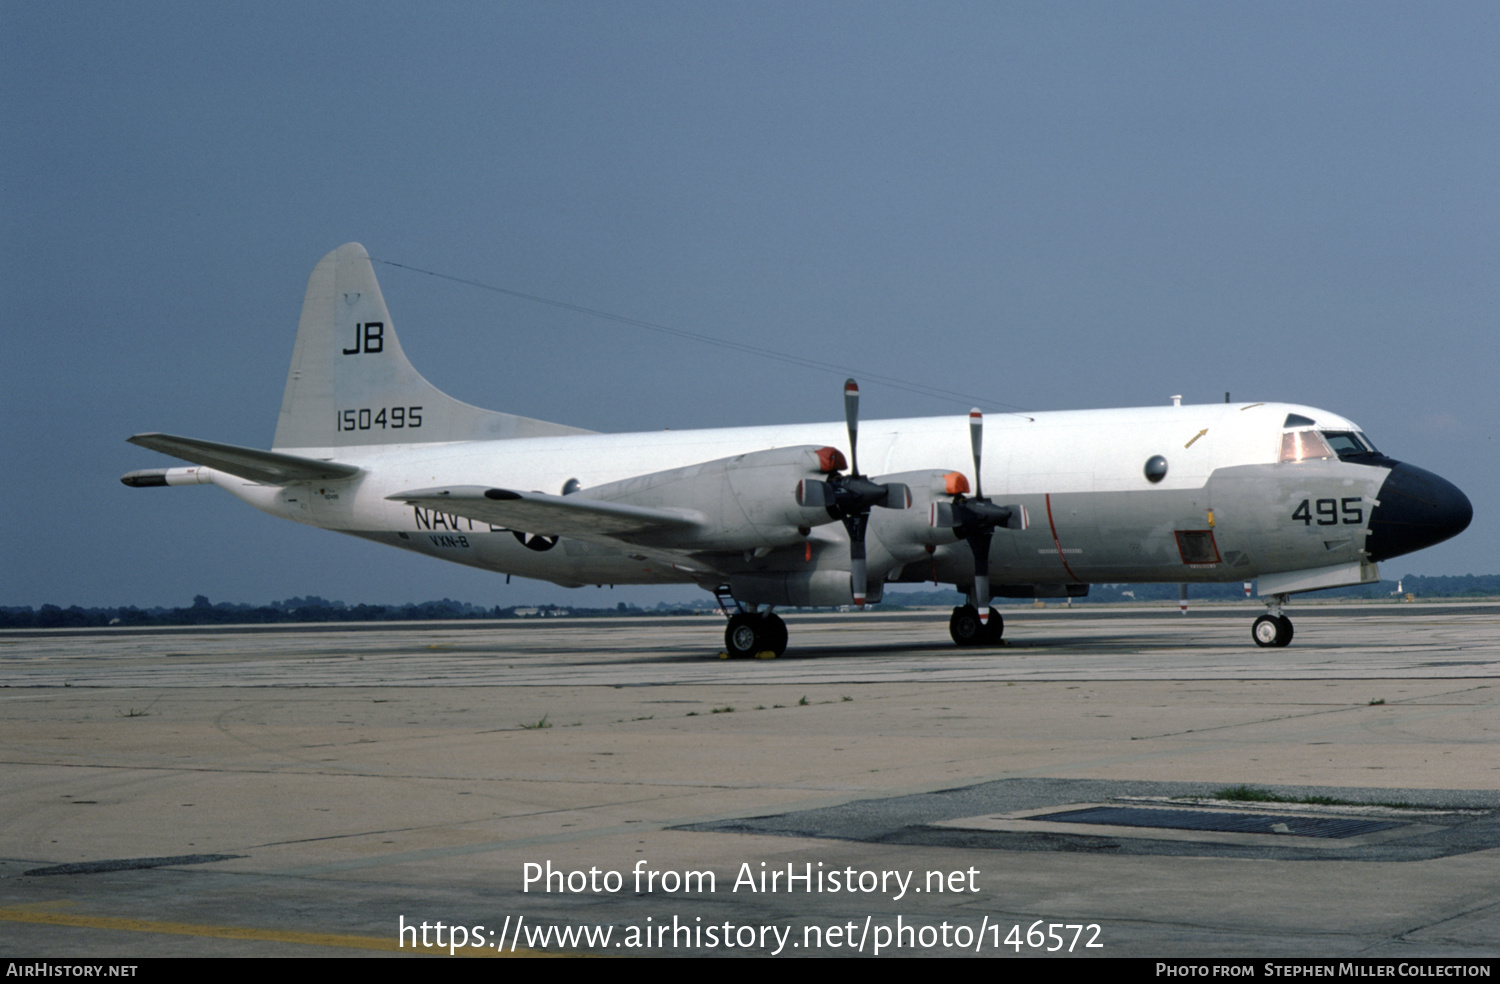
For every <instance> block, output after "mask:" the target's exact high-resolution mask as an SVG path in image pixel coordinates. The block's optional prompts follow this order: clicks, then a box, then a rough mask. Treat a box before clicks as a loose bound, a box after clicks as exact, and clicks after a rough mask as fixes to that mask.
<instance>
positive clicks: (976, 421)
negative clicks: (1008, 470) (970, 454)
mask: <svg viewBox="0 0 1500 984" xmlns="http://www.w3.org/2000/svg"><path fill="white" fill-rule="evenodd" d="M969 447H970V448H971V449H972V450H973V451H974V498H976V499H983V498H984V491H983V488H984V484H983V483H982V482H981V481H980V480H979V455H980V452H981V451H982V450H983V449H984V414H982V413H980V412H979V408H978V407H975V408H974V409H973V410H970V411H969Z"/></svg>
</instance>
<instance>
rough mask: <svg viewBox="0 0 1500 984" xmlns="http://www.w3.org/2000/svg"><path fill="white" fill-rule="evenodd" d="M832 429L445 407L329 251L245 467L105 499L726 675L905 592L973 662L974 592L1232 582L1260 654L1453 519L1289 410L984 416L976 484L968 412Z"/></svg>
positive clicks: (1330, 417)
mask: <svg viewBox="0 0 1500 984" xmlns="http://www.w3.org/2000/svg"><path fill="white" fill-rule="evenodd" d="M845 418H846V419H845V421H844V423H843V424H839V423H827V424H804V425H798V426H787V427H745V428H733V429H721V430H698V431H662V432H653V433H643V434H596V433H593V432H590V431H585V430H580V429H578V428H575V427H568V426H565V425H563V424H552V423H547V422H545V421H541V420H533V419H531V418H528V417H519V416H515V415H512V414H508V413H498V412H495V411H490V410H481V409H479V408H477V407H472V406H469V405H467V404H465V403H460V402H459V401H457V400H455V399H453V398H452V397H449V396H447V395H446V394H444V393H442V392H440V391H439V390H437V389H436V388H435V387H434V386H433V385H432V384H431V383H429V382H427V380H425V379H423V378H422V376H421V375H419V374H418V373H417V371H416V370H415V369H413V368H412V366H411V364H410V363H409V362H408V361H407V359H406V356H405V355H404V354H402V351H401V345H400V343H399V342H398V341H397V340H396V331H395V328H394V327H393V325H392V324H391V318H390V314H389V313H388V312H387V311H386V306H385V300H384V299H383V298H382V297H381V294H380V287H379V285H378V284H377V283H376V281H375V272H374V269H373V268H372V267H371V265H370V259H369V256H368V254H367V253H366V252H365V250H364V248H363V247H362V246H360V245H358V244H357V243H350V244H348V245H345V246H341V247H339V248H338V249H336V250H334V251H333V252H332V253H329V254H328V255H327V256H325V257H324V258H323V259H322V261H321V262H319V263H318V265H317V267H316V268H315V269H314V270H313V273H312V277H311V278H310V279H309V280H308V284H307V297H306V300H305V301H304V303H303V307H302V318H301V321H300V323H299V324H298V326H297V341H296V345H295V347H294V349H293V351H292V366H291V371H290V372H289V373H288V375H287V382H286V393H285V395H284V396H283V397H282V401H281V415H280V417H279V418H278V420H277V424H276V437H275V440H274V441H273V444H272V448H273V449H272V450H271V451H261V450H258V449H254V448H242V447H236V446H234V445H228V444H219V443H216V442H212V441H202V440H197V439H194V438H186V437H173V436H171V435H167V434H155V433H152V434H138V435H136V436H135V437H132V438H130V440H131V442H132V443H135V444H139V445H141V446H142V447H147V448H151V449H153V450H156V451H161V452H164V453H166V454H169V455H172V456H174V457H176V458H180V459H182V460H185V461H188V462H192V463H193V465H194V467H190V468H166V469H151V470H146V471H134V472H131V473H130V474H128V475H126V476H125V477H124V478H123V479H122V480H123V481H124V482H125V484H127V485H132V486H156V485H217V486H219V487H220V488H223V489H225V490H227V491H229V492H231V493H232V494H234V495H235V496H238V497H239V498H241V499H243V500H245V501H246V502H248V503H250V504H251V505H253V506H255V507H256V508H258V509H261V510H264V511H265V512H268V513H271V514H272V515H275V516H282V517H285V518H287V519H294V520H297V521H298V522H301V523H307V524H308V525H311V526H318V527H322V528H324V529H330V530H337V531H338V532H341V533H351V534H353V535H355V536H361V537H365V538H367V539H371V540H375V541H378V542H380V543H386V544H390V545H391V546H396V547H402V548H404V549H407V550H415V551H417V552H419V553H424V554H428V555H430V556H433V557H438V558H441V559H443V560H451V561H456V562H458V563H461V564H469V565H471V566H474V567H483V568H486V569H488V570H493V571H500V572H504V573H509V574H516V575H520V576H523V577H531V578H540V579H543V580H547V581H553V582H555V583H557V584H562V585H567V586H578V585H582V584H667V583H691V584H697V585H699V586H701V587H703V588H705V589H707V590H709V591H712V592H714V593H715V594H717V595H718V597H719V598H720V600H721V601H722V602H723V603H724V606H725V610H726V611H729V610H731V609H733V611H734V614H732V615H731V616H730V618H729V626H728V629H727V630H726V632H725V646H726V648H727V650H728V653H729V654H730V655H732V656H750V655H765V654H776V655H779V654H781V653H782V652H783V651H784V650H785V648H786V643H787V630H786V624H785V623H784V622H783V621H782V620H781V618H780V617H778V616H777V615H776V614H774V609H775V608H777V607H778V606H803V605H813V606H818V605H847V604H850V603H853V604H856V605H861V604H864V603H865V602H866V601H867V600H868V601H878V600H879V599H880V596H881V589H882V587H883V586H884V585H885V584H887V583H891V582H924V581H932V582H941V583H948V584H953V585H956V586H957V588H958V589H959V590H960V591H962V592H965V593H966V594H967V595H968V603H967V604H965V605H962V606H960V607H958V608H956V609H954V611H953V617H952V619H951V621H950V624H949V628H950V631H951V634H952V636H953V640H954V641H955V642H956V643H958V644H959V645H961V646H963V645H984V644H994V643H996V642H998V641H999V639H1000V635H1001V632H1002V631H1003V623H1002V621H1001V618H1000V615H999V613H998V612H997V611H995V610H994V609H992V608H990V600H991V598H993V597H996V596H1003V597H1065V596H1076V595H1082V594H1085V593H1086V592H1087V590H1088V585H1089V584H1090V583H1091V582H1120V581H1166V582H1180V583H1186V582H1194V581H1198V582H1202V581H1249V580H1251V579H1257V580H1258V589H1259V593H1260V595H1261V596H1262V597H1263V598H1265V599H1266V604H1267V613H1266V614H1264V615H1262V616H1260V617H1259V618H1258V619H1256V620H1255V623H1254V626H1253V628H1252V632H1251V634H1252V636H1253V638H1254V640H1255V642H1256V644H1257V645H1260V646H1285V645H1286V644H1287V643H1288V642H1290V641H1291V638H1292V624H1291V621H1290V620H1289V619H1288V618H1287V617H1286V616H1285V615H1284V614H1282V612H1281V606H1282V605H1284V604H1286V603H1287V600H1288V596H1289V595H1291V594H1293V593H1296V592H1300V591H1312V590H1316V589H1319V588H1332V587H1339V586H1343V585H1350V584H1361V583H1365V582H1370V581H1375V580H1378V579H1379V574H1378V572H1377V570H1376V562H1378V561H1381V560H1385V559H1386V558H1388V557H1396V556H1399V555H1401V554H1404V553H1409V552H1411V551H1413V550H1418V549H1421V548H1422V547H1426V546H1429V545H1431V544H1434V543H1437V542H1439V541H1441V540H1445V539H1447V538H1448V537H1451V536H1455V535H1456V534H1458V533H1460V532H1462V531H1463V529H1464V528H1465V527H1466V526H1468V524H1469V520H1470V519H1471V518H1472V515H1473V510H1472V507H1471V506H1470V504H1469V500H1468V499H1467V498H1466V497H1465V496H1464V494H1463V493H1462V492H1461V491H1459V490H1458V489H1457V488H1456V487H1454V486H1453V485H1452V484H1450V483H1449V482H1447V481H1445V480H1443V479H1441V478H1439V477H1438V476H1436V475H1433V474H1431V473H1430V472H1426V471H1423V470H1422V469H1420V468H1414V467H1412V466H1411V465H1407V464H1402V463H1400V462H1397V461H1394V460H1392V459H1391V458H1388V457H1386V456H1385V455H1383V454H1382V453H1380V452H1379V451H1377V450H1376V449H1375V447H1374V445H1372V444H1371V443H1370V442H1369V440H1368V439H1367V438H1366V437H1365V436H1364V434H1363V433H1362V432H1361V431H1360V429H1359V427H1358V426H1357V425H1356V424H1354V423H1353V422H1352V421H1349V420H1347V419H1345V418H1343V417H1340V416H1337V415H1335V414H1331V413H1329V412H1327V411H1326V410H1317V409H1314V408H1312V407H1306V406H1295V405H1288V404H1284V403H1238V404H1228V403H1225V404H1207V405H1200V406H1160V407H1147V408H1139V409H1129V410H1079V411H1066V412H1056V413H1030V414H1025V415H1019V414H1007V415H1002V416H999V417H998V418H994V419H992V420H991V421H990V422H989V434H988V441H987V446H988V451H989V453H988V454H987V455H985V456H984V457H983V459H982V462H981V455H980V450H981V436H982V421H981V418H980V415H979V412H978V411H977V410H976V411H973V412H972V413H971V414H970V416H969V419H968V421H967V422H966V421H965V420H964V418H962V417H934V418H925V419H916V420H880V421H869V422H865V423H864V425H863V428H862V429H861V428H860V427H859V421H858V389H857V388H856V386H855V384H854V382H853V381H852V380H851V381H850V382H848V383H847V384H846V385H845ZM860 438H862V440H858V439H860ZM857 440H858V444H857V445H856V442H857ZM840 444H842V445H843V446H844V448H847V450H848V456H847V457H846V456H845V454H844V453H843V450H842V449H841V448H840V447H838V445H840ZM981 463H982V465H983V468H982V469H981V467H980V466H981ZM861 467H863V469H864V470H863V471H862V470H861ZM966 469H971V470H970V471H969V475H972V477H973V481H972V483H971V482H970V481H969V478H968V477H967V476H966V475H965V470H966Z"/></svg>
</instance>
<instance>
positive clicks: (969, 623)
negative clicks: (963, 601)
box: [948, 605, 986, 646]
mask: <svg viewBox="0 0 1500 984" xmlns="http://www.w3.org/2000/svg"><path fill="white" fill-rule="evenodd" d="M948 634H949V635H950V636H952V637H953V641H954V642H955V643H956V644H957V645H960V646H982V645H984V644H985V641H986V639H985V636H986V629H985V627H984V625H982V624H981V623H980V621H979V609H977V608H975V607H974V606H973V605H960V606H959V607H957V608H955V609H953V617H952V618H950V619H948Z"/></svg>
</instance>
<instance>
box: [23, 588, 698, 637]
mask: <svg viewBox="0 0 1500 984" xmlns="http://www.w3.org/2000/svg"><path fill="white" fill-rule="evenodd" d="M713 606H714V602H713V600H712V599H706V600H705V602H704V603H703V605H702V606H701V607H699V608H696V609H695V608H693V607H692V606H690V605H668V604H666V603H663V604H661V605H658V606H657V607H655V608H651V609H641V608H637V607H636V606H634V605H626V604H624V603H623V602H622V603H621V604H619V605H617V606H615V607H614V608H570V607H568V606H564V605H512V606H509V607H506V608H502V607H500V606H499V605H496V606H494V607H493V608H486V607H484V606H482V605H472V604H469V603H468V602H464V601H454V600H452V599H451V598H444V599H443V600H441V601H424V602H421V603H409V604H404V605H346V604H344V603H343V602H342V601H328V600H327V599H326V598H319V597H317V596H316V595H313V596H310V597H307V598H288V599H287V600H286V601H273V602H271V603H270V604H269V605H258V606H257V605H245V604H235V603H234V602H227V601H221V602H219V603H218V604H213V603H212V602H210V601H209V600H208V598H206V597H204V596H203V595H198V596H196V597H195V598H193V603H192V604H191V605H189V606H187V607H186V608H136V607H134V606H128V607H124V608H83V607H80V606H78V605H73V606H71V607H68V608H62V607H60V606H58V605H43V606H42V607H41V608H39V609H35V610H33V609H32V608H31V607H29V606H27V607H24V608H22V607H9V608H7V607H0V629H72V628H96V627H103V626H109V625H124V626H160V625H273V624H278V623H307V622H314V623H316V622H429V621H438V620H448V619H494V618H526V617H533V618H534V617H547V616H550V615H556V614H559V613H566V614H567V615H569V616H571V617H574V618H587V617H590V616H595V617H597V616H600V615H629V614H648V613H649V614H653V615H655V614H676V613H679V612H680V613H683V614H693V613H695V612H697V611H702V610H704V609H707V608H712V607H713Z"/></svg>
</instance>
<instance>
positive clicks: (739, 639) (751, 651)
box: [724, 612, 787, 659]
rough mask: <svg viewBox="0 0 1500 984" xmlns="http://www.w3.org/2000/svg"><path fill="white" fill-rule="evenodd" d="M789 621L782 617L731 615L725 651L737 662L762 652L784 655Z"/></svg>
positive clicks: (754, 613)
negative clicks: (783, 619)
mask: <svg viewBox="0 0 1500 984" xmlns="http://www.w3.org/2000/svg"><path fill="white" fill-rule="evenodd" d="M786 641H787V631H786V622H784V621H782V619H781V616H780V615H774V614H763V613H760V612H739V613H737V614H735V615H732V616H730V619H729V627H728V628H726V629H725V630H724V651H725V652H727V653H728V654H729V655H730V656H731V657H734V658H736V659H742V658H743V659H748V658H750V657H752V656H759V655H761V654H762V653H771V654H772V655H773V656H780V655H781V654H782V653H784V652H786Z"/></svg>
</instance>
